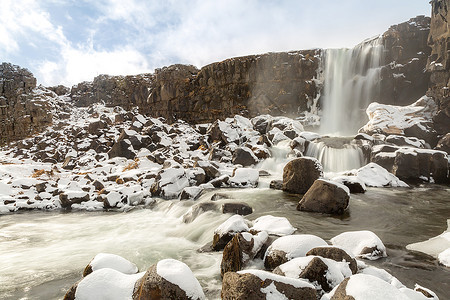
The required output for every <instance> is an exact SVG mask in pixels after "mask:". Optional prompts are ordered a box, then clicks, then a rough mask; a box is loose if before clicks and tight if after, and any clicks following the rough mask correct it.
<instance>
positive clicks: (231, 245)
mask: <svg viewBox="0 0 450 300" xmlns="http://www.w3.org/2000/svg"><path fill="white" fill-rule="evenodd" d="M268 238H269V235H268V234H267V232H265V231H262V232H259V233H257V234H255V235H253V234H251V233H249V232H242V233H237V234H235V235H234V236H233V238H232V239H231V241H230V242H228V244H227V245H226V246H225V249H224V250H223V256H222V262H221V264H220V274H221V276H222V277H223V275H224V274H225V273H226V272H237V271H240V270H242V269H243V268H244V267H245V265H246V263H247V262H248V261H249V260H252V259H253V258H254V257H255V256H256V254H257V253H258V252H259V250H260V249H261V247H262V246H263V245H264V243H265V242H266V241H267V239H268Z"/></svg>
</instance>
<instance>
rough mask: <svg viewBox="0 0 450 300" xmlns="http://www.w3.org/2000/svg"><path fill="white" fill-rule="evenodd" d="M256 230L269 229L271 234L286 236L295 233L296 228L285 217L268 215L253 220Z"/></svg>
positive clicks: (268, 231) (253, 228)
mask: <svg viewBox="0 0 450 300" xmlns="http://www.w3.org/2000/svg"><path fill="white" fill-rule="evenodd" d="M250 229H252V230H256V231H267V233H269V234H273V235H278V236H284V235H289V234H292V233H294V231H295V228H294V227H293V226H292V225H291V223H290V222H289V220H288V219H286V218H285V217H274V216H271V215H266V216H262V217H259V218H257V219H256V220H254V221H253V227H252V228H250Z"/></svg>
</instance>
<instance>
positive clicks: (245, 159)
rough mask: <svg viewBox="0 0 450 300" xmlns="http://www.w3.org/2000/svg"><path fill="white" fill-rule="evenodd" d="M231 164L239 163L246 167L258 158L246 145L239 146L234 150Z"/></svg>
mask: <svg viewBox="0 0 450 300" xmlns="http://www.w3.org/2000/svg"><path fill="white" fill-rule="evenodd" d="M231 161H232V162H233V164H235V165H236V164H239V165H242V166H243V167H248V166H251V165H254V164H256V163H257V162H258V161H259V160H258V158H257V157H256V156H255V154H254V153H253V151H252V150H251V149H250V148H248V147H239V148H237V149H236V150H235V151H234V154H233V158H232V160H231Z"/></svg>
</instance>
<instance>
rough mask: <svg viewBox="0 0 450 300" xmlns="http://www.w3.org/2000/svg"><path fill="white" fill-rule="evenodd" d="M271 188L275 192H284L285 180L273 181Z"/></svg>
mask: <svg viewBox="0 0 450 300" xmlns="http://www.w3.org/2000/svg"><path fill="white" fill-rule="evenodd" d="M269 187H270V188H271V189H274V190H282V189H283V180H272V181H271V182H270V185H269Z"/></svg>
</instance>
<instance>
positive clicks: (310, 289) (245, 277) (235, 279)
mask: <svg viewBox="0 0 450 300" xmlns="http://www.w3.org/2000/svg"><path fill="white" fill-rule="evenodd" d="M244 272H245V273H244ZM221 297H222V299H224V300H231V299H248V300H260V299H293V300H300V299H301V300H310V299H317V293H316V290H315V289H314V286H313V285H312V284H310V283H308V282H306V281H304V280H301V279H294V278H286V277H284V276H280V275H276V274H272V273H269V272H265V271H259V270H246V271H241V272H239V273H235V272H228V273H226V274H225V275H224V277H223V281H222V293H221Z"/></svg>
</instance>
